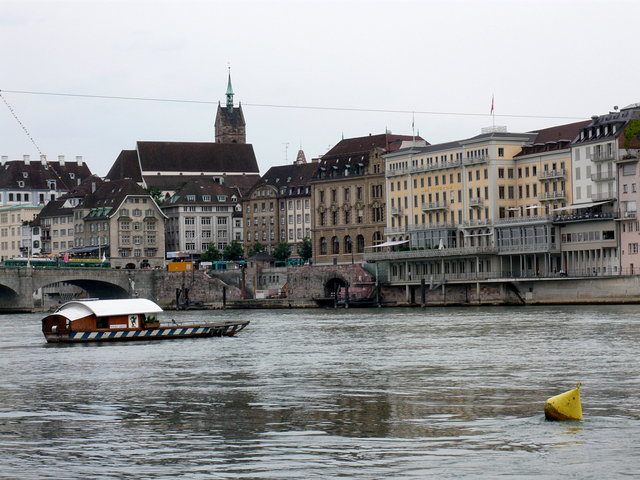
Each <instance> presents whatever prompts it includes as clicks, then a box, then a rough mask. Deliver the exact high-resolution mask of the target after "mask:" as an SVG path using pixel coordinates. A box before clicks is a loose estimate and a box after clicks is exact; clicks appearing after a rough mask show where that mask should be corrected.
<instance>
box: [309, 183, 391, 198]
mask: <svg viewBox="0 0 640 480" xmlns="http://www.w3.org/2000/svg"><path fill="white" fill-rule="evenodd" d="M383 187H384V185H381V184H378V185H371V197H372V198H382V195H383ZM353 188H355V195H356V197H355V198H356V200H363V195H362V193H363V190H362V187H353ZM351 189H352V187H343V188H342V189H341V190H342V195H341V198H340V200H339V199H338V192H339V189H337V188H331V189H330V190H329V201H330V202H333V203H337V202H338V201H341V202H350V201H351ZM325 200H326V196H325V191H324V190H318V201H319V203H325Z"/></svg>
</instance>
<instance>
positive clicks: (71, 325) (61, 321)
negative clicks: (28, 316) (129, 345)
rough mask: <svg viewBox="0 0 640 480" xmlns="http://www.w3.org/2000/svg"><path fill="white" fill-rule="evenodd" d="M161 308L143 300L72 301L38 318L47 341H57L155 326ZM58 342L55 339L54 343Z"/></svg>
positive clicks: (157, 323) (156, 325)
mask: <svg viewBox="0 0 640 480" xmlns="http://www.w3.org/2000/svg"><path fill="white" fill-rule="evenodd" d="M161 312H162V308H160V306H158V305H157V304H155V303H154V302H152V301H151V300H147V299H144V298H135V299H119V300H75V301H71V302H67V303H65V304H64V305H62V306H61V307H59V308H58V309H57V310H56V311H55V312H54V313H52V314H51V315H47V316H46V317H45V318H43V319H42V332H43V333H44V335H45V337H46V338H47V341H60V338H61V337H62V338H64V337H67V336H68V335H69V334H70V333H72V332H78V333H79V332H95V331H99V330H104V331H114V330H141V329H145V328H154V327H158V326H159V325H160V324H159V322H158V320H157V316H156V315H157V314H158V313H161ZM55 339H58V340H55Z"/></svg>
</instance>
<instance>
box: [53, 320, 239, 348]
mask: <svg viewBox="0 0 640 480" xmlns="http://www.w3.org/2000/svg"><path fill="white" fill-rule="evenodd" d="M248 324H249V322H248V321H247V322H240V323H235V322H220V323H210V324H204V325H184V326H182V325H179V326H162V327H156V328H146V329H126V328H123V329H110V330H89V331H77V332H73V331H72V332H60V333H53V332H47V333H45V338H46V339H47V342H49V343H84V342H126V341H135V340H170V339H177V338H199V337H232V336H234V335H235V334H236V333H238V332H239V331H240V330H242V329H243V328H244V327H246V326H247V325H248Z"/></svg>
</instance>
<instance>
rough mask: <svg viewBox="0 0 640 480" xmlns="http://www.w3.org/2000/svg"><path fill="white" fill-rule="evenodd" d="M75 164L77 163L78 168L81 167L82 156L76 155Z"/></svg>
mask: <svg viewBox="0 0 640 480" xmlns="http://www.w3.org/2000/svg"><path fill="white" fill-rule="evenodd" d="M76 162H77V163H78V166H80V167H81V166H82V164H83V163H84V162H83V161H82V155H76Z"/></svg>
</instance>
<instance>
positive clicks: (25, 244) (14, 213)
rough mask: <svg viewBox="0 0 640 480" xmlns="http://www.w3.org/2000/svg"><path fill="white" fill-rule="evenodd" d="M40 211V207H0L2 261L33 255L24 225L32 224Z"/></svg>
mask: <svg viewBox="0 0 640 480" xmlns="http://www.w3.org/2000/svg"><path fill="white" fill-rule="evenodd" d="M41 209H42V206H41V205H29V204H23V205H12V206H6V207H0V257H1V258H2V260H7V259H9V258H14V257H20V256H28V255H30V254H32V253H33V250H31V249H30V247H31V248H33V245H32V244H31V235H30V234H29V233H28V232H25V231H24V229H25V227H27V228H28V226H27V225H26V223H27V222H32V221H33V220H34V219H35V218H36V216H37V215H38V213H40V210H41ZM28 230H30V228H28ZM25 249H26V251H25Z"/></svg>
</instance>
